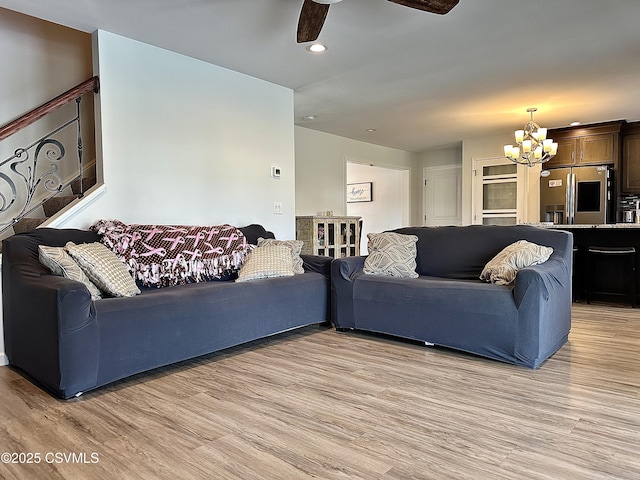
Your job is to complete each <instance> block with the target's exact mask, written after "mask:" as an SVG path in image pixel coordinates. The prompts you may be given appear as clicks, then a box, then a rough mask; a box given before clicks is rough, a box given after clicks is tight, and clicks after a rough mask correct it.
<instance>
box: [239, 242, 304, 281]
mask: <svg viewBox="0 0 640 480" xmlns="http://www.w3.org/2000/svg"><path fill="white" fill-rule="evenodd" d="M293 275H295V274H294V273H293V261H292V260H291V249H290V248H289V247H287V246H284V245H265V246H262V247H256V248H255V249H254V250H253V251H252V252H251V253H250V254H249V256H248V257H247V260H246V261H245V262H244V265H242V268H241V269H240V271H239V272H238V279H237V280H236V282H247V281H249V280H258V279H260V278H273V277H292V276H293Z"/></svg>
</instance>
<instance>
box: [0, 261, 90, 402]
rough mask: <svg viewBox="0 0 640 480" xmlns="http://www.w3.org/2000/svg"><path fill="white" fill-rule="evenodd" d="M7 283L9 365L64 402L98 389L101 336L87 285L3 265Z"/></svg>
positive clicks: (31, 270) (22, 265)
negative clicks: (20, 370)
mask: <svg viewBox="0 0 640 480" xmlns="http://www.w3.org/2000/svg"><path fill="white" fill-rule="evenodd" d="M5 268H6V269H7V270H5ZM3 285H10V286H9V291H10V295H4V296H3V297H4V298H3V311H4V316H3V320H4V328H5V342H6V350H7V356H8V357H9V362H10V364H12V365H14V366H17V367H19V368H21V369H22V370H24V371H25V372H27V373H28V374H29V375H31V376H32V377H33V378H34V379H35V380H37V381H38V382H40V383H41V384H42V385H43V386H44V387H46V388H47V389H48V390H50V391H52V392H53V393H55V394H57V395H58V396H61V397H63V398H70V397H72V396H73V395H75V394H76V393H79V392H82V391H84V390H86V389H89V388H91V387H93V386H95V384H96V381H97V376H98V359H99V357H98V355H99V334H98V326H97V318H96V312H95V309H94V305H93V302H92V300H91V295H90V294H89V291H88V290H87V287H86V286H85V285H84V284H82V283H81V282H76V281H74V280H70V279H67V278H64V277H58V276H55V275H48V274H40V273H39V272H37V271H35V270H34V269H33V268H31V266H30V265H25V264H18V265H5V266H4V268H3Z"/></svg>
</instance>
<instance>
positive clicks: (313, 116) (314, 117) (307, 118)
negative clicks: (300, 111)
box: [302, 115, 316, 120]
mask: <svg viewBox="0 0 640 480" xmlns="http://www.w3.org/2000/svg"><path fill="white" fill-rule="evenodd" d="M302 119H303V120H315V119H316V116H315V115H305V116H304V117H302Z"/></svg>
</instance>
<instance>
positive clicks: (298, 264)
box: [258, 237, 304, 273]
mask: <svg viewBox="0 0 640 480" xmlns="http://www.w3.org/2000/svg"><path fill="white" fill-rule="evenodd" d="M266 245H284V246H285V247H287V248H288V249H289V250H291V260H292V261H293V273H304V268H303V266H302V264H303V262H302V258H301V257H300V252H301V251H302V246H303V245H304V242H303V241H302V240H276V239H274V238H262V237H260V238H258V246H259V247H263V246H266Z"/></svg>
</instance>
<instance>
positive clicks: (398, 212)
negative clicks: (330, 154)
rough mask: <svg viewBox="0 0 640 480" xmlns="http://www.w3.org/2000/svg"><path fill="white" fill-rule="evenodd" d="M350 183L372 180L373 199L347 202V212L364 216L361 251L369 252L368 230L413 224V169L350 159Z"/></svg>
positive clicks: (390, 228) (361, 252)
mask: <svg viewBox="0 0 640 480" xmlns="http://www.w3.org/2000/svg"><path fill="white" fill-rule="evenodd" d="M346 178H347V185H349V184H353V183H369V182H371V200H370V201H363V202H353V203H352V202H347V209H346V212H347V215H349V216H358V217H362V232H361V240H360V254H361V255H367V254H368V249H367V234H368V233H377V232H383V231H385V230H392V229H395V228H400V227H406V226H409V224H410V218H411V211H410V210H411V209H410V188H409V183H410V171H409V170H408V169H399V168H391V167H380V166H375V165H371V164H365V163H357V162H353V161H350V160H347V175H346Z"/></svg>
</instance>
